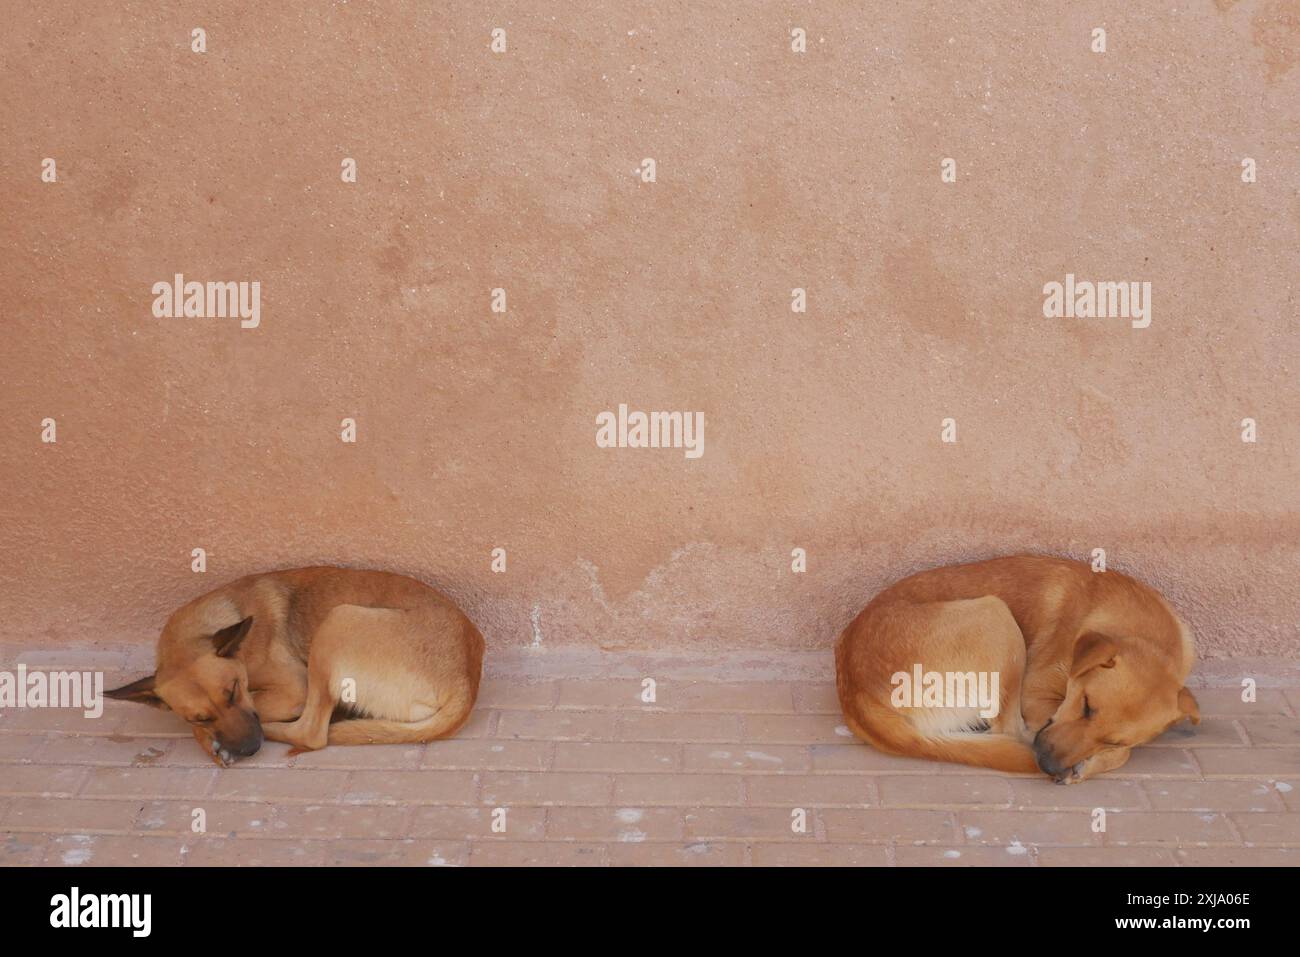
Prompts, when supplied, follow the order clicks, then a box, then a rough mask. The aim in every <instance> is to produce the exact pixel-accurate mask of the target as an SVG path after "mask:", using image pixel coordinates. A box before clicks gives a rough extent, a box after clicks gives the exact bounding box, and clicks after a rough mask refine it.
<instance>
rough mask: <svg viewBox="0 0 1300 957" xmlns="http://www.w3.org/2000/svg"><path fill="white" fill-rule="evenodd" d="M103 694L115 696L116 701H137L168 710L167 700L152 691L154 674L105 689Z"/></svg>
mask: <svg viewBox="0 0 1300 957" xmlns="http://www.w3.org/2000/svg"><path fill="white" fill-rule="evenodd" d="M104 694H106V695H108V696H109V697H110V698H116V699H117V700H118V701H138V702H139V703H140V704H147V705H149V706H150V707H153V708H162V709H163V710H164V711H170V710H171V708H169V707H167V702H166V701H163V699H162V698H160V697H158V694H157V692H155V691H154V675H150V676H149V677H148V678H141V679H140V680H139V681H132V682H131V683H130V684H129V685H122V687H120V688H114V689H113V690H112V691H105V692H104Z"/></svg>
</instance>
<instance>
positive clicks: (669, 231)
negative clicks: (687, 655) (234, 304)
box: [0, 0, 1300, 656]
mask: <svg viewBox="0 0 1300 957" xmlns="http://www.w3.org/2000/svg"><path fill="white" fill-rule="evenodd" d="M521 7H522V8H523V9H520V8H521ZM872 7H873V9H872V11H871V13H870V14H869V15H868V14H867V13H864V12H863V10H862V8H861V4H849V3H823V4H815V5H810V4H803V3H772V2H764V3H757V4H752V5H747V6H746V8H745V10H744V11H743V12H741V11H740V8H738V7H736V5H734V4H723V3H715V4H698V3H665V4H653V5H650V6H647V5H645V4H635V5H629V4H624V3H591V4H583V3H574V4H535V5H534V4H522V5H521V4H500V5H497V4H492V3H488V4H480V3H469V2H460V3H450V4H409V3H402V4H398V3H391V4H371V3H361V2H353V3H337V4H325V3H277V4H274V5H270V4H263V3H247V4H239V3H211V4H179V3H157V2H148V3H143V2H142V3H123V4H100V3H91V2H83V3H74V4H67V5H44V4H42V5H23V6H22V7H21V9H20V8H19V7H18V6H15V7H14V8H13V9H11V10H10V11H8V13H7V15H6V23H5V30H4V33H3V36H0V56H2V57H3V67H4V75H5V78H6V80H5V87H6V90H5V95H4V98H3V103H0V187H2V189H3V196H4V199H3V205H4V214H3V224H2V226H0V228H2V229H3V238H4V256H3V259H2V260H0V288H2V289H3V305H2V306H0V309H2V311H3V329H4V335H3V358H2V359H0V363H2V366H0V369H2V371H3V401H4V414H3V415H2V416H0V449H2V450H3V459H2V462H0V479H2V481H3V503H2V505H0V508H2V509H3V515H2V516H0V518H2V519H3V550H2V551H0V588H2V598H0V601H2V603H3V609H2V610H3V615H2V619H3V624H2V625H0V628H3V630H4V633H5V634H6V635H7V636H17V637H20V638H28V639H31V640H36V641H49V642H57V641H77V640H83V639H89V638H96V637H101V636H102V637H113V638H115V639H120V638H122V637H129V638H133V639H134V638H136V637H138V639H139V640H140V641H142V642H144V641H149V640H152V638H153V637H154V635H155V634H156V632H157V629H158V627H159V626H160V624H161V622H162V620H163V618H164V617H165V615H166V613H167V612H168V611H169V610H170V608H171V607H173V606H174V605H176V604H179V603H180V602H182V601H184V600H186V599H188V598H189V597H192V596H193V595H195V594H197V593H198V592H200V591H203V590H206V589H208V588H210V587H215V586H216V585H218V584H220V583H221V582H223V581H225V580H228V579H229V578H232V577H235V576H238V575H242V574H245V573H247V572H250V571H255V570H260V569H265V568H274V567H283V566H290V565H299V564H307V563H315V562H336V563H340V564H350V565H357V566H362V565H370V566H379V567H384V568H391V569H396V570H401V571H405V572H408V573H411V574H415V575H417V576H419V577H422V578H424V579H426V580H428V581H431V582H433V583H436V584H438V585H439V586H441V587H442V588H444V589H445V590H446V591H447V592H449V593H450V594H451V595H453V596H454V597H456V598H457V599H459V600H460V601H461V602H462V603H463V604H464V605H465V607H466V608H467V610H468V611H469V612H470V613H471V615H472V616H473V617H474V618H475V619H476V620H477V621H478V622H479V623H480V625H481V626H482V628H483V629H484V631H485V633H486V634H487V636H488V639H489V642H490V644H491V645H492V646H495V647H498V648H500V647H505V646H509V645H517V644H526V643H532V642H534V641H537V640H540V641H541V642H542V643H543V645H551V644H555V645H559V644H598V645H600V646H602V647H611V648H616V647H635V648H668V647H673V648H690V647H699V648H708V649H718V648H729V647H744V648H764V647H779V648H792V649H820V648H829V647H830V644H831V642H832V641H833V638H834V635H835V633H836V631H837V630H838V629H839V628H840V627H842V626H843V624H844V623H845V622H846V621H847V620H848V619H849V618H850V617H851V616H852V614H853V613H854V612H855V611H856V610H857V609H858V608H859V607H860V606H861V605H862V604H863V603H864V602H865V601H866V600H867V599H868V597H869V596H870V595H871V593H872V592H873V591H874V590H876V589H877V588H879V587H880V586H881V585H883V584H885V583H886V582H888V581H889V580H891V579H894V578H897V577H899V576H901V575H902V574H904V573H907V572H910V571H913V570H915V569H917V568H920V567H924V566H929V565H936V564H942V563H944V562H948V561H954V560H959V559H967V558H973V557H982V556H988V555H993V554H998V553H1003V552H1008V551H1013V550H1021V549H1025V550H1033V551H1043V552H1052V553H1065V554H1072V555H1076V556H1079V557H1085V556H1087V554H1088V553H1089V552H1090V551H1091V549H1093V548H1097V547H1103V548H1105V549H1106V550H1107V554H1108V556H1109V559H1110V562H1111V564H1112V566H1114V567H1117V568H1121V569H1123V570H1126V571H1130V572H1132V573H1134V574H1137V575H1139V576H1141V577H1144V578H1146V579H1147V580H1150V581H1152V582H1154V583H1155V584H1157V585H1159V586H1161V587H1163V588H1164V589H1166V591H1167V592H1168V593H1169V595H1170V596H1171V598H1172V600H1173V601H1174V603H1175V604H1176V605H1177V606H1178V608H1179V609H1180V610H1181V611H1182V612H1183V613H1184V614H1185V616H1186V617H1187V618H1188V619H1189V621H1190V622H1191V623H1192V624H1193V626H1194V627H1195V630H1196V631H1197V633H1198V635H1199V637H1200V640H1201V645H1202V648H1203V650H1204V651H1205V652H1206V653H1207V654H1209V655H1217V656H1224V655H1234V654H1292V655H1294V654H1296V652H1297V648H1298V647H1300V640H1298V628H1300V626H1298V624H1297V623H1298V622H1300V597H1298V590H1297V587H1296V582H1297V579H1298V578H1300V535H1298V534H1297V533H1300V482H1297V472H1298V468H1297V466H1298V463H1300V421H1298V419H1297V409H1298V408H1300V403H1298V402H1297V400H1298V399H1300V386H1298V385H1297V375H1296V373H1297V357H1298V356H1300V348H1298V340H1297V310H1298V308H1300V306H1298V301H1297V277H1298V276H1300V268H1298V266H1300V252H1298V250H1300V195H1298V190H1300V69H1297V58H1298V57H1300V52H1298V50H1300V5H1298V4H1297V3H1296V2H1295V0H1242V2H1240V3H1234V2H1232V0H1190V2H1188V3H1183V4H1178V5H1177V9H1176V10H1174V9H1170V7H1169V5H1156V4H1133V3H1129V2H1119V0H1116V2H1095V3H1078V4H1068V5H1067V4H1054V3H1053V4H1049V3H1041V4H1025V3H1020V2H1005V3H997V2H988V3H969V4H967V3H962V4H953V3H927V4H923V3H902V4H877V5H872ZM439 8H445V9H439ZM196 27H201V28H203V29H204V30H205V31H206V45H207V46H206V52H204V53H195V52H193V51H192V49H191V30H192V29H193V28H196ZM498 27H499V28H503V29H504V30H505V31H506V34H505V36H506V50H505V52H501V53H495V52H493V50H492V49H491V46H490V45H491V43H492V30H493V29H494V28H498ZM1094 27H1104V28H1105V30H1106V34H1107V36H1106V39H1107V49H1106V52H1105V53H1095V52H1093V51H1092V49H1091V45H1092V43H1093V40H1092V30H1093V28H1094ZM793 28H803V29H804V30H806V31H807V52H805V53H796V52H794V51H793V50H792V49H791V44H792V40H791V30H792V29H793ZM1247 157H1249V158H1252V159H1254V160H1255V162H1256V167H1257V182H1254V183H1245V182H1243V180H1242V172H1243V171H1242V161H1243V159H1244V158H1247ZM45 158H52V159H54V160H55V161H56V171H57V179H56V181H55V182H43V181H42V177H41V173H42V161H43V160H44V159H45ZM346 158H352V159H354V160H355V161H356V163H357V178H356V182H355V183H348V182H344V181H343V180H342V177H341V169H342V163H343V161H344V160H345V159H346ZM646 158H652V159H654V160H655V164H656V170H655V172H656V177H655V182H653V183H650V182H645V181H644V179H643V177H642V175H640V170H641V169H642V161H643V160H644V159H646ZM945 158H952V159H954V160H955V162H956V181H955V182H944V181H943V179H942V178H941V162H942V161H943V160H944V159H945ZM176 273H182V274H184V276H185V277H186V278H187V279H190V280H198V281H205V282H206V281H209V280H233V281H249V282H251V281H257V282H259V283H260V290H261V301H260V323H259V325H258V326H257V327H256V328H247V329H246V328H241V325H240V322H239V320H237V319H229V318H227V319H220V318H217V319H198V318H189V319H186V318H156V317H155V316H154V314H153V311H152V307H153V303H154V294H153V292H152V287H153V285H154V283H157V282H169V281H171V280H172V277H173V276H174V275H175V274H176ZM1067 273H1072V274H1074V275H1075V276H1077V277H1079V278H1080V279H1088V280H1095V281H1115V282H1127V281H1140V282H1150V283H1151V290H1152V291H1151V300H1150V302H1151V323H1150V325H1149V327H1147V328H1133V326H1132V323H1131V322H1130V321H1129V320H1128V319H1124V318H1096V319H1082V318H1065V317H1061V318H1050V319H1049V318H1045V317H1044V315H1043V301H1044V295H1043V286H1044V284H1045V283H1048V282H1051V281H1064V279H1065V276H1066V274H1067ZM494 288H503V289H504V290H506V296H507V299H506V302H507V311H506V312H504V313H494V312H493V311H492V308H491V306H492V299H491V290H493V289H494ZM795 288H803V289H805V290H806V291H807V311H806V312H805V313H795V312H792V310H791V301H792V300H791V290H792V289H795ZM619 403H627V404H628V405H629V406H630V407H631V408H632V409H639V410H683V411H692V412H702V413H703V415H704V422H705V432H704V440H705V446H704V454H703V455H702V456H700V457H699V458H688V457H687V456H686V455H685V454H684V453H683V451H682V450H679V449H607V448H605V449H602V448H598V447H597V444H596V441H595V433H596V428H595V419H596V416H597V414H598V413H600V412H602V411H605V410H614V409H617V407H618V405H619ZM46 418H53V419H54V420H56V423H57V441H56V442H55V443H53V444H48V443H43V442H42V441H41V423H42V420H44V419H46ZM344 418H353V419H355V420H356V423H357V428H358V433H357V441H356V442H355V443H354V444H348V443H344V442H343V441H341V439H340V423H341V420H342V419H344ZM945 418H952V419H953V420H955V422H956V429H957V441H956V442H955V443H944V442H943V441H941V422H942V420H944V419H945ZM1244 418H1252V419H1254V420H1255V421H1256V422H1257V425H1258V441H1257V442H1255V443H1246V442H1243V441H1242V436H1241V432H1242V426H1241V423H1242V420H1243V419H1244ZM195 547H204V548H206V549H207V550H208V552H209V570H208V572H207V574H206V575H196V574H194V573H193V572H191V570H190V552H191V549H193V548H195ZM496 547H501V548H505V549H506V550H507V556H508V558H507V562H508V564H507V570H506V572H505V573H503V574H495V573H493V572H492V571H491V570H490V567H489V562H490V552H491V550H492V549H493V548H496ZM797 547H798V548H804V549H806V550H807V554H808V569H807V572H806V573H804V574H794V573H792V571H791V567H790V563H791V557H790V556H791V550H792V549H793V548H797Z"/></svg>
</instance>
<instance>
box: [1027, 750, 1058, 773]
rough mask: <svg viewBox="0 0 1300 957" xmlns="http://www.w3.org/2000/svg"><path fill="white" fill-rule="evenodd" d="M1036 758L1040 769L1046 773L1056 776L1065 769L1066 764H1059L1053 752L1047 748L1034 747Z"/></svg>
mask: <svg viewBox="0 0 1300 957" xmlns="http://www.w3.org/2000/svg"><path fill="white" fill-rule="evenodd" d="M1034 760H1035V761H1037V762H1038V767H1039V770H1041V771H1042V772H1043V773H1044V774H1050V775H1051V776H1052V777H1056V775H1058V774H1060V773H1061V772H1062V771H1064V770H1065V766H1064V765H1062V764H1059V763H1058V762H1057V760H1056V759H1055V758H1054V757H1053V756H1052V752H1050V751H1048V750H1046V749H1045V748H1034Z"/></svg>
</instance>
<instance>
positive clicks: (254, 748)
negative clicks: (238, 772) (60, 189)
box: [223, 728, 262, 758]
mask: <svg viewBox="0 0 1300 957" xmlns="http://www.w3.org/2000/svg"><path fill="white" fill-rule="evenodd" d="M223 746H224V747H225V749H226V750H227V751H229V752H230V753H231V754H234V755H237V756H238V757H241V758H249V757H252V756H253V755H255V754H257V752H258V751H259V750H261V747H262V729H261V728H258V729H257V733H256V734H250V735H249V736H248V737H246V738H244V739H243V740H242V741H237V742H236V743H234V744H228V745H223Z"/></svg>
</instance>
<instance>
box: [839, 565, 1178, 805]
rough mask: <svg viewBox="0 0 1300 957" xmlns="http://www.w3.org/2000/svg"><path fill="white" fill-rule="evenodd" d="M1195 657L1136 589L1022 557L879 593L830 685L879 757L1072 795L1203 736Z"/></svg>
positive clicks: (850, 634) (1167, 617)
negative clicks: (1141, 754)
mask: <svg viewBox="0 0 1300 957" xmlns="http://www.w3.org/2000/svg"><path fill="white" fill-rule="evenodd" d="M1193 655H1194V651H1193V647H1192V639H1191V636H1190V634H1189V633H1188V631H1187V629H1186V627H1185V626H1184V625H1183V623H1182V622H1180V621H1179V620H1178V618H1177V617H1176V616H1175V615H1174V613H1173V611H1172V610H1170V608H1169V605H1168V604H1166V603H1165V601H1164V599H1163V598H1161V597H1160V595H1158V594H1157V593H1156V592H1155V591H1153V590H1152V589H1150V588H1148V587H1147V586H1145V585H1143V584H1142V583H1140V582H1137V581H1134V580H1133V579H1132V578H1129V577H1128V576H1126V575H1121V574H1119V573H1117V572H1110V571H1108V572H1093V571H1092V570H1091V568H1090V567H1089V566H1087V565H1085V564H1083V563H1081V562H1075V561H1067V560H1065V559H1058V558H1039V557H1034V556H1029V555H1022V556H1017V557H1012V558H996V559H993V560H992V561H986V562H975V563H974V564H970V565H956V566H952V567H949V568H936V569H933V570H931V571H925V572H920V573H919V574H916V575H913V576H911V577H910V578H905V579H903V580H902V581H900V582H898V583H897V584H895V585H892V586H891V587H889V588H887V589H885V591H883V592H881V593H880V594H879V595H877V596H876V598H875V599H874V600H873V601H872V602H871V604H869V605H867V607H866V608H865V609H863V611H862V613H861V614H859V615H858V617H857V618H856V619H854V621H853V623H852V624H851V625H849V627H848V628H846V629H845V630H844V633H843V634H842V635H840V638H839V641H838V642H837V643H836V646H835V671H836V675H835V680H836V687H837V689H838V691H839V698H840V706H841V707H842V708H843V709H844V716H845V719H846V720H847V722H848V726H849V728H850V729H851V730H852V731H853V733H854V734H856V735H857V736H858V737H860V738H862V739H864V740H866V741H868V742H869V743H871V744H873V745H875V746H876V747H877V748H879V749H880V750H881V751H886V752H889V753H890V754H900V755H907V756H910V757H921V758H933V759H935V760H939V761H956V762H959V763H962V764H973V765H978V766H980V767H986V768H996V769H998V770H1001V771H1024V772H1032V771H1035V770H1042V771H1043V772H1045V773H1046V774H1049V775H1051V776H1052V777H1053V778H1055V779H1056V781H1057V782H1058V783H1061V784H1070V783H1074V782H1076V781H1083V780H1085V779H1087V778H1089V777H1092V776H1093V775H1096V774H1100V773H1101V772H1103V771H1109V770H1111V769H1113V768H1117V767H1119V766H1120V765H1122V764H1123V763H1124V762H1125V761H1127V760H1128V756H1129V751H1130V749H1131V748H1134V747H1136V746H1137V745H1139V744H1142V743H1144V742H1146V741H1150V740H1151V739H1152V738H1154V737H1156V736H1157V735H1159V734H1161V733H1162V732H1163V731H1164V730H1165V729H1166V728H1168V727H1169V726H1170V725H1172V724H1174V723H1176V722H1178V721H1180V720H1181V719H1183V718H1189V719H1191V721H1192V722H1193V723H1194V724H1199V723H1200V712H1199V711H1198V709H1197V706H1196V699H1195V698H1193V697H1192V694H1191V692H1189V691H1188V690H1187V689H1186V688H1185V687H1184V686H1183V682H1184V681H1185V680H1186V678H1187V674H1188V672H1189V671H1190V670H1191V667H1192V660H1193ZM981 690H983V691H984V692H986V694H985V695H984V696H983V697H982V698H981V696H980V694H979V692H980V691H981Z"/></svg>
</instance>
